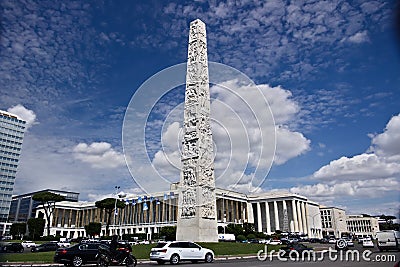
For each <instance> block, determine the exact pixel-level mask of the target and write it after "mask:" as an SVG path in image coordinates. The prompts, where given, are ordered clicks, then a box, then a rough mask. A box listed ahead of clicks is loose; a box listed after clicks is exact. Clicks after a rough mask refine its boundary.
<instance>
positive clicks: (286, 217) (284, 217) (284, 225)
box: [282, 200, 289, 231]
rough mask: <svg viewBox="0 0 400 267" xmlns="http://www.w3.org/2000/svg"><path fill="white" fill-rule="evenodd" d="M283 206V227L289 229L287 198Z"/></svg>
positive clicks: (284, 229) (285, 229)
mask: <svg viewBox="0 0 400 267" xmlns="http://www.w3.org/2000/svg"><path fill="white" fill-rule="evenodd" d="M282 208H283V211H282V212H283V227H282V230H283V231H289V227H288V226H289V225H288V223H289V218H288V214H287V206H286V200H282Z"/></svg>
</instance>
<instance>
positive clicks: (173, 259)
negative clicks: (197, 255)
mask: <svg viewBox="0 0 400 267" xmlns="http://www.w3.org/2000/svg"><path fill="white" fill-rule="evenodd" d="M179 260H180V259H179V255H178V254H173V255H172V256H171V259H170V260H169V261H170V262H171V264H173V265H176V264H178V263H179Z"/></svg>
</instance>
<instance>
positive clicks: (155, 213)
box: [51, 199, 177, 227]
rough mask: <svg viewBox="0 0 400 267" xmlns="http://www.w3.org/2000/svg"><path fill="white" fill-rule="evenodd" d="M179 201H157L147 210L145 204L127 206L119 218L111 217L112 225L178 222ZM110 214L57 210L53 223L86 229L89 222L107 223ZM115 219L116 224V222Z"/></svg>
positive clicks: (98, 211)
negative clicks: (157, 202)
mask: <svg viewBox="0 0 400 267" xmlns="http://www.w3.org/2000/svg"><path fill="white" fill-rule="evenodd" d="M176 202H177V199H169V200H167V201H165V202H160V203H159V204H156V202H155V201H153V202H148V203H147V206H148V208H147V209H144V203H137V204H136V205H127V206H126V207H125V208H124V209H119V210H118V213H117V216H114V214H112V215H111V225H113V224H129V225H133V224H137V225H140V224H149V223H163V222H165V223H167V222H173V221H176V216H177V203H176ZM107 216H108V214H107V213H106V212H105V211H104V210H100V209H99V208H95V207H93V208H87V209H82V210H78V209H73V208H56V209H55V210H54V212H53V214H52V218H51V222H52V226H53V227H57V226H61V227H64V226H67V227H84V226H85V225H87V224H89V222H100V223H102V224H105V223H106V222H107ZM114 218H115V220H116V221H115V222H114Z"/></svg>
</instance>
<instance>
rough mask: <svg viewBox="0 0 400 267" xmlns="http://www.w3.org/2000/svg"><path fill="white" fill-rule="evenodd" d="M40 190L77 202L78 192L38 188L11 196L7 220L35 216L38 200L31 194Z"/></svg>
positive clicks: (22, 219) (24, 219)
mask: <svg viewBox="0 0 400 267" xmlns="http://www.w3.org/2000/svg"><path fill="white" fill-rule="evenodd" d="M41 192H51V193H54V194H58V195H61V196H63V197H65V200H66V201H71V202H77V201H78V198H79V193H76V192H69V191H61V190H52V189H46V190H40V191H36V192H32V193H28V194H23V195H17V196H13V197H12V201H11V206H10V213H9V216H8V221H9V222H27V221H28V220H29V219H30V218H32V217H35V213H36V208H37V206H39V204H40V203H39V202H37V201H34V200H33V199H32V197H33V195H35V194H37V193H41Z"/></svg>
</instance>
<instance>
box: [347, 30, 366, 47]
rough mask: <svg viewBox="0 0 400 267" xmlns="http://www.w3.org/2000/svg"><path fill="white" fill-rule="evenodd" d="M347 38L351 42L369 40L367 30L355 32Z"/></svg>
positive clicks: (357, 42) (358, 42)
mask: <svg viewBox="0 0 400 267" xmlns="http://www.w3.org/2000/svg"><path fill="white" fill-rule="evenodd" d="M347 40H348V41H349V42H351V43H356V44H360V43H365V42H368V41H369V37H368V32H367V31H361V32H357V33H356V34H354V35H352V36H350V37H348V38H347Z"/></svg>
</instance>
